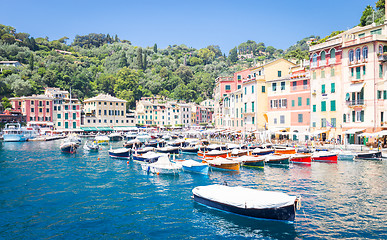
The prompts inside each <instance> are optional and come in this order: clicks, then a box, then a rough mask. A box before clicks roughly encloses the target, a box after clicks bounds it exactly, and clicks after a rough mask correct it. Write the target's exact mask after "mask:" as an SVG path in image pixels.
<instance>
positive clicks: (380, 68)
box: [379, 64, 383, 78]
mask: <svg viewBox="0 0 387 240" xmlns="http://www.w3.org/2000/svg"><path fill="white" fill-rule="evenodd" d="M382 77H383V65H382V64H380V65H379V78H382Z"/></svg>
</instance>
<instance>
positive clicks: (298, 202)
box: [296, 196, 301, 210]
mask: <svg viewBox="0 0 387 240" xmlns="http://www.w3.org/2000/svg"><path fill="white" fill-rule="evenodd" d="M296 202H297V203H296V209H297V210H300V209H301V196H298V197H297V198H296Z"/></svg>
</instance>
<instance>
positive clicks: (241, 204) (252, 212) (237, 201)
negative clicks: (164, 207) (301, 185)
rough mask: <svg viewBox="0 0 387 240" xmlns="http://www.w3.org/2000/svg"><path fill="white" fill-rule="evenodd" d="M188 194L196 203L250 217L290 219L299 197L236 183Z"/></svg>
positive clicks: (293, 216)
mask: <svg viewBox="0 0 387 240" xmlns="http://www.w3.org/2000/svg"><path fill="white" fill-rule="evenodd" d="M192 193H193V199H194V200H195V201H196V202H198V203H200V204H203V205H206V206H208V207H212V208H215V209H219V210H222V211H226V212H231V213H235V214H239V215H244V216H248V217H253V218H264V219H273V220H283V221H294V219H295V216H296V210H299V209H300V207H301V197H296V196H289V195H288V194H285V193H282V192H273V191H260V190H255V189H251V188H245V187H239V186H238V187H228V186H224V185H209V186H199V187H195V188H194V189H193V190H192Z"/></svg>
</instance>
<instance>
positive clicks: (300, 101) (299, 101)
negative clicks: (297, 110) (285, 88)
mask: <svg viewBox="0 0 387 240" xmlns="http://www.w3.org/2000/svg"><path fill="white" fill-rule="evenodd" d="M298 106H302V97H298Z"/></svg>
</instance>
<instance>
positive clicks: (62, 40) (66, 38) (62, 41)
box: [58, 37, 69, 44]
mask: <svg viewBox="0 0 387 240" xmlns="http://www.w3.org/2000/svg"><path fill="white" fill-rule="evenodd" d="M68 39H69V38H68V37H62V38H59V39H58V42H60V43H63V44H66V41H67V40H68Z"/></svg>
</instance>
